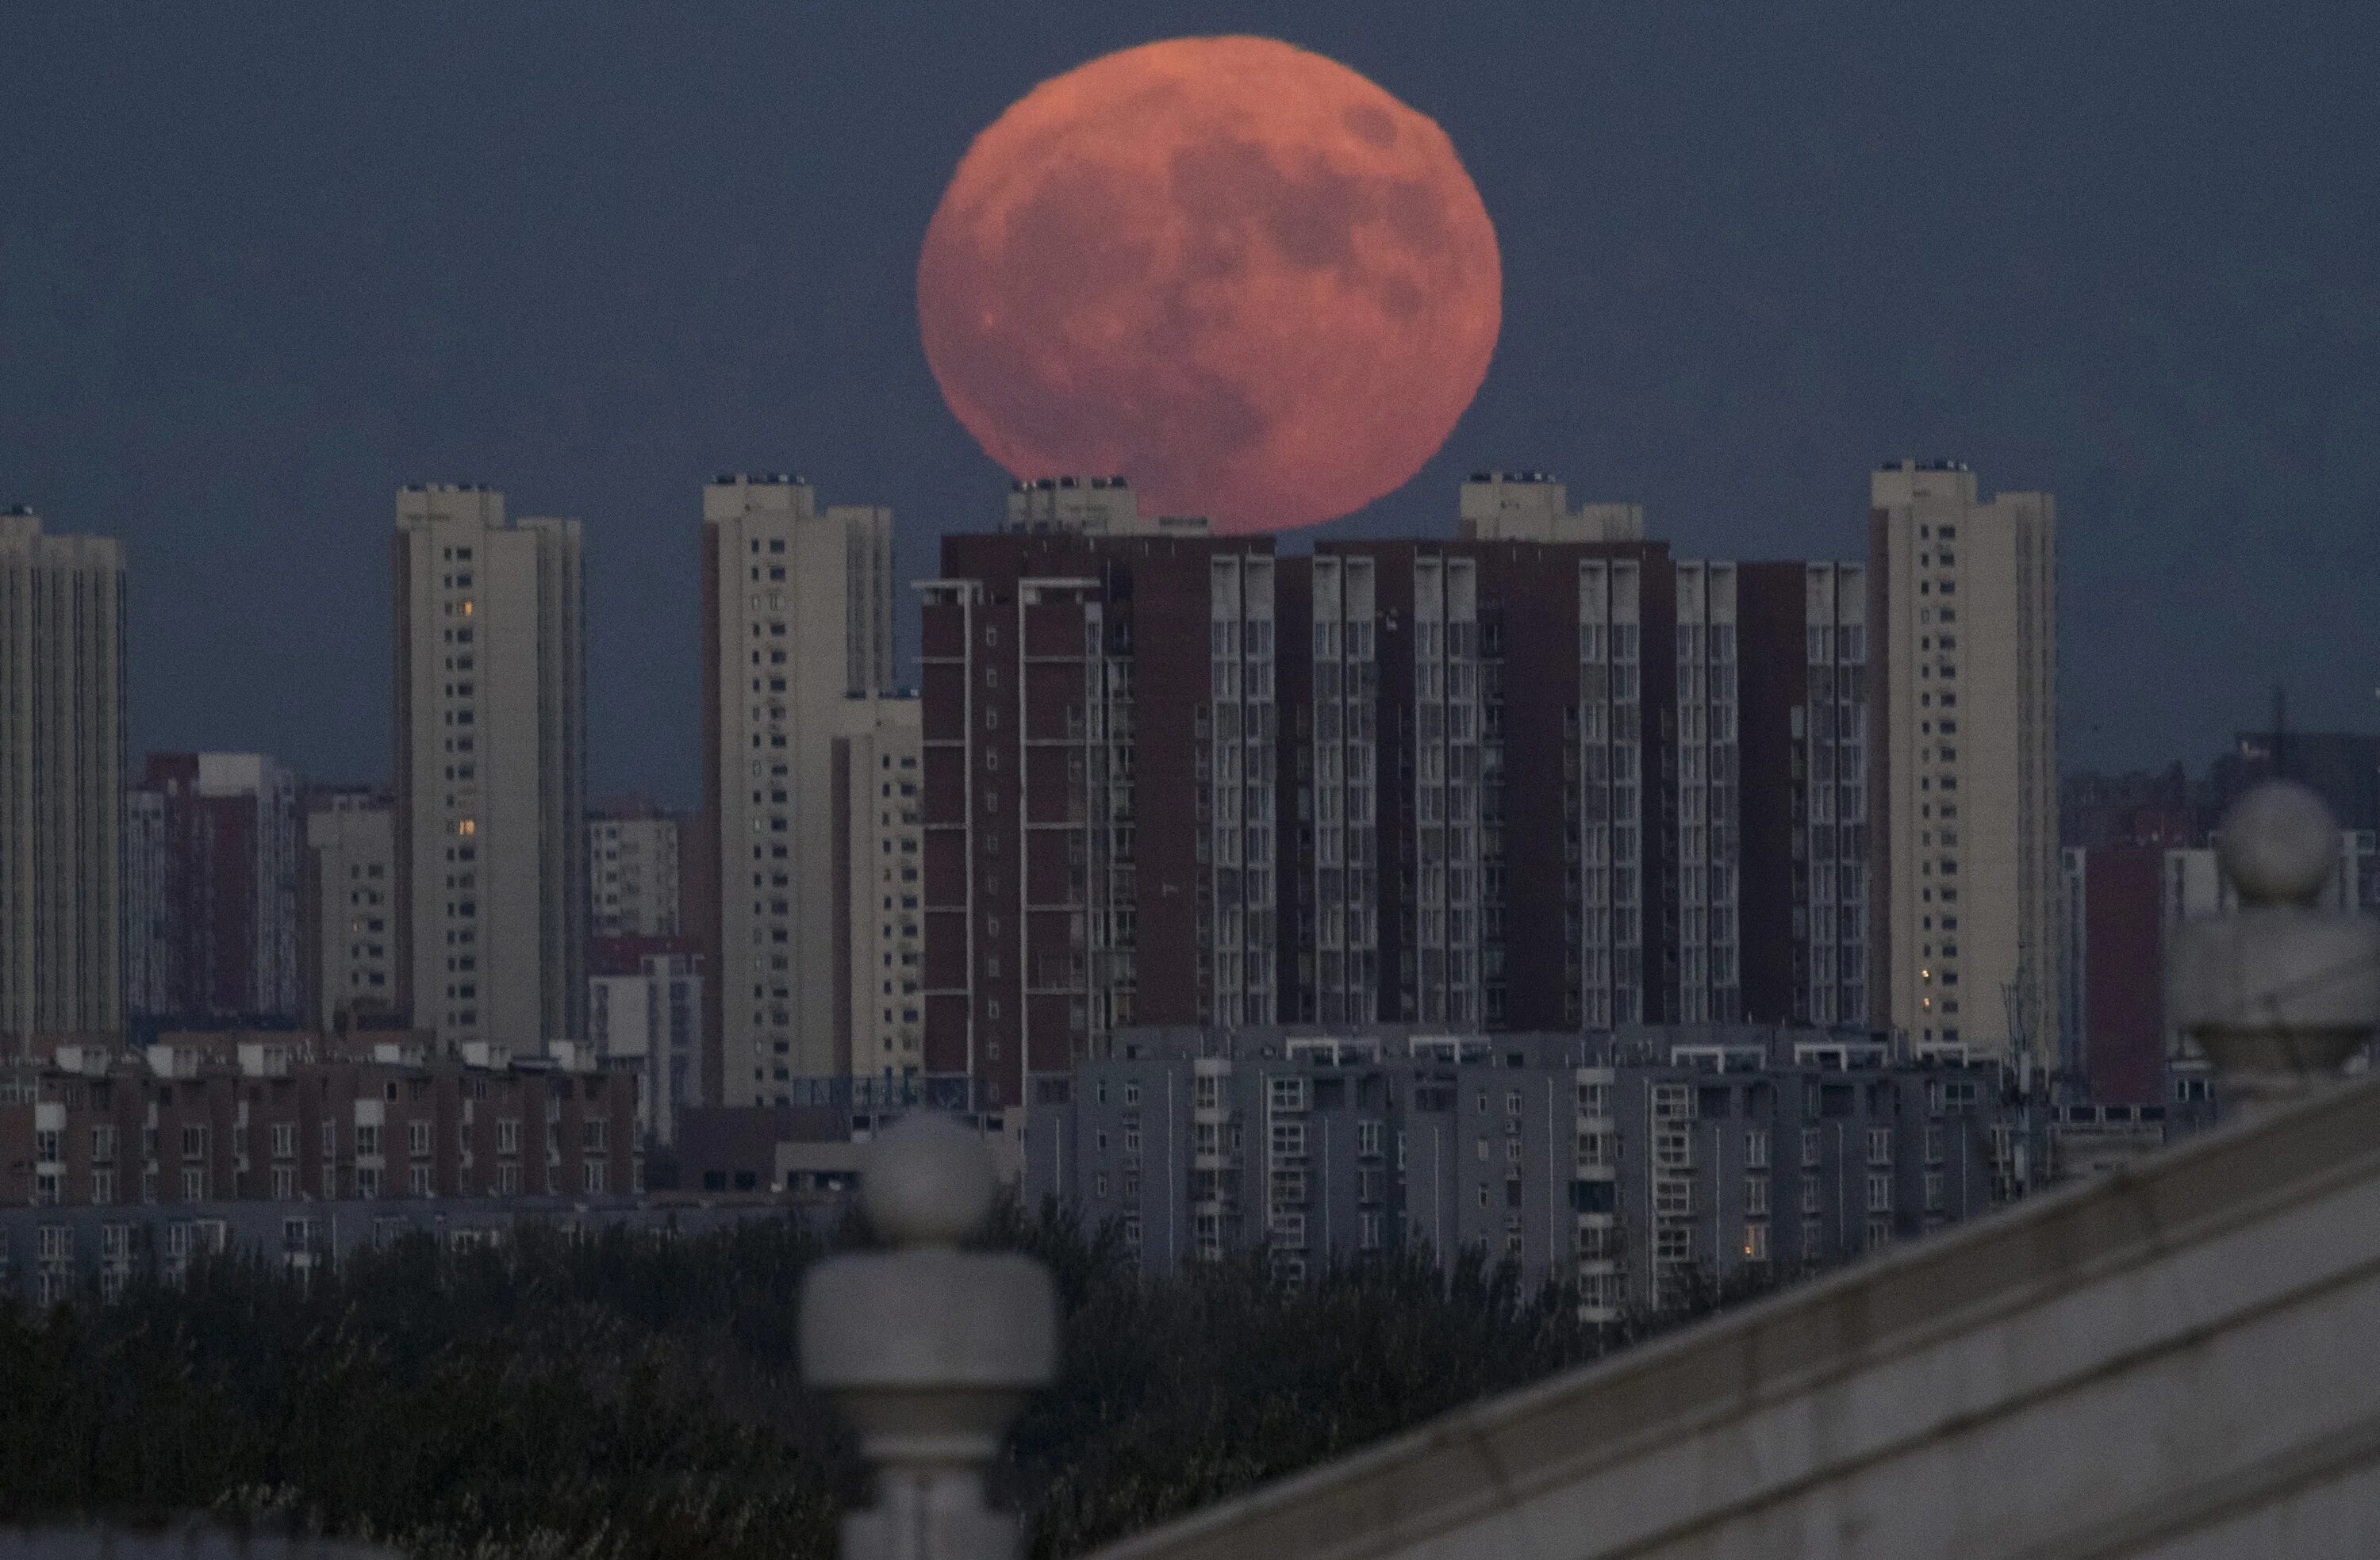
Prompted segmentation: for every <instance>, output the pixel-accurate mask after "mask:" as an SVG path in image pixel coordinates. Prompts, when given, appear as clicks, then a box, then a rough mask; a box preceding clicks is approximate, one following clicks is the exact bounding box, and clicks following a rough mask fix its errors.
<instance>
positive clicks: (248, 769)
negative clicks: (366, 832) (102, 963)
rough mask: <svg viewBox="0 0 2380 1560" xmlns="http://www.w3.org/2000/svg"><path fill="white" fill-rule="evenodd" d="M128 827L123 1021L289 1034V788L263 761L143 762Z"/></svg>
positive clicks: (295, 846)
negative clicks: (266, 1027) (273, 1029)
mask: <svg viewBox="0 0 2380 1560" xmlns="http://www.w3.org/2000/svg"><path fill="white" fill-rule="evenodd" d="M126 816H127V827H126V845H125V870H124V881H125V896H126V904H125V923H126V931H125V963H126V972H127V976H126V981H125V986H126V1006H127V1010H128V1016H129V1017H131V1018H134V1019H148V1020H184V1021H191V1022H209V1021H216V1022H220V1021H232V1020H238V1021H248V1022H279V1023H288V1024H292V1025H295V1024H297V1022H299V1021H300V1018H301V1011H300V1003H301V988H302V986H303V984H304V983H303V980H302V972H301V970H300V967H299V957H298V942H299V937H298V914H299V900H300V890H301V887H302V878H303V862H302V853H303V852H302V840H301V835H302V826H301V825H300V823H299V816H298V810H297V777H296V776H295V775H293V774H291V773H290V771H289V770H288V769H287V768H285V767H283V766H282V765H279V764H276V763H274V762H273V760H272V759H271V758H269V757H266V756H264V755H262V754H257V753H152V754H151V755H149V758H148V764H147V767H146V768H145V769H144V771H143V773H142V777H141V781H140V785H139V786H138V787H137V788H136V789H135V790H133V791H132V792H130V793H129V794H128V797H127V799H126Z"/></svg>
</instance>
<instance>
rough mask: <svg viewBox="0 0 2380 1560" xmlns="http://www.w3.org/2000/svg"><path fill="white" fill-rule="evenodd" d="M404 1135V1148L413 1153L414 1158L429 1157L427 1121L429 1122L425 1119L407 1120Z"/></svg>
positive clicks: (428, 1125)
mask: <svg viewBox="0 0 2380 1560" xmlns="http://www.w3.org/2000/svg"><path fill="white" fill-rule="evenodd" d="M405 1136H406V1148H407V1150H408V1151H409V1152H410V1153H411V1154H412V1155H413V1156H414V1157H415V1158H416V1159H426V1158H428V1157H429V1155H430V1123H429V1122H427V1121H414V1122H409V1123H407V1126H406V1129H405Z"/></svg>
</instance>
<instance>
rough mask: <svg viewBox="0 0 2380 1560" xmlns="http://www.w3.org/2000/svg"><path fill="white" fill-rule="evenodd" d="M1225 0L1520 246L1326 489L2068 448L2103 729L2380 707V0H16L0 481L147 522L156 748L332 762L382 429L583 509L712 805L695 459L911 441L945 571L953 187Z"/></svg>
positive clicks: (380, 594) (147, 628) (1812, 513)
mask: <svg viewBox="0 0 2380 1560" xmlns="http://www.w3.org/2000/svg"><path fill="white" fill-rule="evenodd" d="M1789 10H1790V11H1791V12H1792V13H1794V14H1790V15H1789V14H1787V12H1788V11H1789ZM1218 31H1259V32H1266V33H1270V34H1273V35H1276V36H1280V37H1283V38H1286V39H1288V40H1290V41H1291V42H1296V43H1298V44H1301V45H1303V46H1305V47H1307V48H1311V49H1316V50H1318V51H1320V52H1322V53H1324V54H1330V55H1332V56H1334V57H1336V58H1338V59H1340V60H1342V61H1344V62H1345V63H1347V64H1348V65H1351V66H1353V67H1355V68H1356V69H1358V70H1360V71H1363V72H1364V73H1365V74H1366V75H1368V76H1370V77H1372V78H1373V79H1376V80H1378V82H1380V83H1381V84H1382V85H1383V86H1385V87H1387V88H1388V89H1389V90H1390V91H1392V92H1394V93H1396V94H1397V95H1398V96H1400V97H1402V98H1403V99H1404V100H1405V101H1406V102H1408V103H1412V104H1413V105H1414V106H1415V107H1416V108H1418V109H1420V110H1421V111H1423V112H1424V113H1427V114H1428V115H1432V116H1434V117H1436V118H1437V119H1438V120H1439V122H1440V123H1441V124H1442V125H1444V126H1445V127H1446V129H1447V131H1448V133H1449V134H1450V135H1451V137H1452V138H1453V140H1454V143H1455V145H1456V147H1457V148H1458V150H1460V151H1461V152H1462V153H1463V157H1464V159H1465V161H1466V162H1467V163H1468V165H1469V167H1470V169H1471V172H1472V174H1473V176H1474V177H1475V180H1476V181H1477V183H1478V186H1479V188H1480V191H1481V194H1482V195H1483V196H1484V198H1485V199H1486V200H1487V204H1488V211H1489V212H1490V213H1491V215H1492V216H1493V217H1494V219H1495V221H1496V223H1497V225H1498V229H1499V235H1500V241H1501V244H1502V248H1503V257H1504V267H1505V306H1504V335H1503V340H1502V344H1501V345H1500V349H1499V353H1498V357H1497V360H1496V362H1495V365H1494V366H1493V367H1492V368H1491V369H1490V370H1489V372H1488V381H1487V384H1486V386H1485V388H1484V389H1483V390H1482V392H1481V393H1480V396H1479V399H1478V401H1477V402H1476V403H1475V405H1474V406H1473V408H1472V410H1471V412H1470V414H1469V415H1468V416H1467V417H1465V418H1464V420H1463V423H1462V424H1461V426H1460V427H1458V428H1457V429H1456V431H1455V434H1454V437H1453V439H1452V440H1451V442H1450V443H1449V445H1448V447H1447V449H1446V451H1445V453H1443V454H1442V455H1441V456H1440V457H1439V460H1438V461H1437V462H1435V463H1434V464H1433V465H1432V466H1430V467H1429V468H1428V469H1427V470H1426V471H1425V472H1424V473H1423V474H1422V475H1421V476H1420V477H1419V478H1416V479H1415V481H1414V482H1413V483H1412V484H1411V485H1410V486H1409V487H1407V488H1406V489H1405V490H1403V491H1401V492H1398V493H1396V494H1394V495H1392V496H1391V497H1390V498H1389V499H1387V500H1384V501H1383V502H1380V503H1378V504H1376V505H1375V506H1373V508H1371V509H1370V510H1368V511H1366V512H1365V513H1364V514H1359V515H1357V516H1354V518H1352V519H1350V520H1347V521H1343V522H1341V523H1340V524H1339V525H1338V526H1332V527H1329V528H1328V529H1327V530H1326V531H1324V532H1321V533H1313V534H1317V535H1327V534H1334V533H1335V534H1350V535H1370V534H1382V533H1391V532H1412V531H1419V532H1423V533H1425V534H1431V535H1438V534H1443V533H1445V532H1446V531H1447V530H1448V529H1449V527H1450V526H1451V513H1452V508H1453V502H1454V485H1455V483H1456V482H1457V481H1458V480H1459V479H1460V478H1461V476H1462V475H1463V473H1464V472H1465V471H1468V470H1470V469H1472V468H1474V467H1478V466H1508V467H1509V466H1533V467H1544V468H1547V469H1550V470H1553V471H1555V472H1557V473H1559V474H1560V475H1561V476H1563V477H1564V478H1567V479H1568V480H1569V482H1570V484H1571V487H1572V493H1573V499H1590V500H1606V499H1630V500H1637V501H1641V502H1644V503H1645V504H1646V505H1647V509H1648V521H1649V523H1650V525H1651V526H1652V527H1653V529H1654V531H1655V533H1656V534H1658V535H1660V536H1663V537H1666V538H1670V539H1671V540H1673V541H1674V542H1675V543H1676V544H1677V546H1678V548H1679V550H1681V552H1682V553H1685V554H1688V555H1714V554H1715V555H1733V556H1743V557H1760V556H1802V555H1806V554H1815V555H1822V556H1843V557H1851V556H1856V555H1857V552H1858V550H1859V549H1860V548H1861V546H1862V545H1863V538H1864V512H1865V502H1866V471H1867V469H1868V467H1869V466H1871V465H1873V464H1874V463H1875V462H1876V461H1877V460H1879V459H1884V458H1889V457H1893V456H1897V455H1901V454H1916V455H1923V456H1934V455H1949V456H1953V457H1957V458H1960V459H1964V460H1967V461H1970V462H1972V463H1973V465H1974V466H1976V468H1977V469H1978V471H1979V472H1980V474H1981V477H1982V480H1983V482H1984V485H1985V488H1986V489H1987V490H1998V489H2006V488H2047V489H2051V490H2055V491H2056V492H2057V494H2058V502H2059V511H2060V519H2061V524H2062V527H2063V566H2064V590H2063V603H2062V611H2063V614H2064V622H2063V646H2062V655H2063V661H2062V672H2063V683H2062V685H2063V695H2064V732H2063V740H2064V753H2065V759H2066V762H2067V764H2068V765H2069V767H2078V766H2127V765H2132V764H2161V763H2163V762H2164V761H2166V760H2167V759H2168V758H2171V757H2184V758H2187V759H2189V760H2190V761H2191V762H2192V765H2193V767H2195V766H2196V765H2197V764H2198V763H2199V762H2200V761H2202V760H2203V759H2204V757H2205V756H2208V755H2209V754H2210V753H2211V752H2212V751H2213V749H2214V747H2215V746H2216V744H2219V743H2220V742H2221V741H2222V740H2223V739H2224V738H2225V736H2226V734H2227V733H2228V732H2231V731H2233V730H2235V729H2237V728H2239V727H2241V726H2248V725H2253V724H2256V723H2258V722H2259V721H2261V720H2263V719H2265V712H2266V710H2267V708H2268V696H2269V695H2268V690H2269V688H2270V686H2271V684H2272V683H2275V682H2277V681H2279V682H2285V683H2287V684H2288V685H2289V692H2290V699H2291V712H2292V719H2293V720H2294V721H2296V722H2297V723H2299V724H2301V725H2303V726H2307V727H2322V726H2345V727H2350V728H2369V727H2370V726H2371V725H2372V724H2373V723H2374V720H2375V714H2380V703H2375V699H2374V688H2375V684H2380V655H2375V650H2380V634H2375V631H2374V608H2375V597H2380V536H2375V526H2374V520H2375V509H2380V501H2375V497H2374V495H2375V492H2380V157H2375V151H2380V116H2375V113H2374V98H2373V94H2372V87H2371V79H2370V74H2369V73H2370V68H2371V62H2372V61H2373V60H2374V58H2380V7H2374V6H2369V5H2297V6H2275V7H2265V6H2228V5H2214V4H2206V3H2202V0H2186V3H2185V0H2168V3H2165V4H2092V5H2081V6H2052V5H2047V4H2030V5H2010V4H1967V5H1961V6H1942V5H1937V4H1911V5H1896V6H1884V5H1874V4H1856V5H1854V4H1844V5H1818V6H1800V7H1790V8H1789V7H1772V6H1750V5H1730V6H1708V5H1688V4H1682V3H1663V4H1659V5H1647V4H1634V5H1624V6H1621V5H1595V6H1587V5H1573V4H1560V5H1556V4H1544V3H1538V4H1532V5H1527V6H1521V5H1510V6H1467V5H1452V4H1435V5H1427V6H1415V5H1394V4H1386V3H1382V0H1371V3H1366V4H1360V5H1358V4H1332V5H1313V6H1285V5H1281V6H1180V5H1176V6H1087V5H1086V6H1075V7H1066V8H1058V7H1031V8H1024V7H1010V6H975V5H969V6H961V5H943V6H896V5H888V4H876V3H870V4H849V3H836V4H799V3H794V0H784V3H780V4H771V5H755V6H730V5H724V4H704V5H692V4H687V5H657V4H647V3H637V4H625V3H624V4H578V5H569V6H528V5H525V4H523V5H504V6H481V5H472V6H453V7H441V6H429V5H406V6H380V7H371V8H366V7H359V6H339V7H315V6H280V7H272V6H262V5H253V6H193V7H169V6H132V7H126V8H122V9H112V8H108V7H104V6H99V5H94V4H85V3H79V0H78V3H76V4H71V5H47V6H40V5H33V4H19V5H12V6H6V7H5V8H0V70H5V73H6V75H5V80H6V91H5V102H6V116H5V117H6V131H5V134H0V502H8V501H18V502H28V503H30V504H32V505H33V506H34V507H35V508H36V509H38V510H40V511H41V512H42V514H43V515H44V517H45V519H46V521H47V523H48V525H49V526H51V528H53V529H55V530H59V531H70V530H98V531H103V532H110V533H114V534H115V535H118V536H121V537H123V538H126V540H127V542H128V547H129V550H130V557H131V567H132V570H133V601H134V608H135V619H134V628H133V654H134V663H135V671H134V674H133V690H132V692H133V732H132V738H133V742H134V744H135V745H136V747H208V748H261V749H264V750H266V751H270V752H273V753H275V754H278V755H280V756H284V757H285V758H287V759H289V760H291V761H292V762H294V763H296V764H297V765H298V766H299V768H301V769H303V770H305V771H306V772H308V773H309V774H310V775H312V776H315V777H318V778H322V779H377V778H380V777H381V776H382V775H383V771H384V768H385V765H386V761H387V760H386V753H387V723H388V709H387V706H388V671H387V668H388V661H389V650H388V627H387V611H388V608H387V579H386V575H387V567H388V563H387V559H388V546H387V532H388V530H389V527H390V525H391V492H392V490H394V489H395V487H396V486H397V485H398V484H400V483H402V482H405V481H409V480H475V481H486V482H492V483H494V484H496V485H497V486H499V487H501V488H503V489H504V490H505V491H506V493H507V495H508V499H509V502H510V506H511V508H512V509H513V511H514V512H515V513H518V514H576V515H579V516H581V517H583V518H584V519H585V521H586V522H587V528H588V538H589V539H588V561H589V574H590V581H589V584H590V595H591V606H590V631H591V644H592V651H591V659H590V667H589V675H590V681H591V682H592V683H593V687H594V694H593V713H592V720H593V730H592V732H591V737H592V744H593V751H594V761H593V769H594V773H593V777H592V778H593V780H594V782H595V786H596V789H597V790H598V792H611V791H618V790H623V789H631V788H635V789H644V790H648V791H650V792H654V793H656V794H658V795H661V796H662V797H664V798H666V799H669V800H673V801H675V802H679V803H691V802H692V801H693V799H694V792H695V790H696V778H697V776H698V772H699V763H698V754H697V752H696V742H697V739H698V730H699V727H698V719H697V713H696V710H695V707H694V705H695V689H696V686H697V671H696V659H695V656H696V639H697V627H696V622H695V618H696V574H695V557H696V549H695V542H696V536H697V532H698V493H697V485H698V483H699V482H700V481H701V480H702V479H703V478H706V477H707V476H709V475H710V474H711V473H712V472H715V471H721V470H731V469H739V468H740V469H756V470H795V471H801V472H806V473H807V474H808V475H809V476H810V477H812V478H814V479H816V480H817V481H818V482H819V484H820V488H821V490H822V494H823V495H824V496H825V497H827V498H829V499H832V500H834V501H838V502H889V503H891V504H892V505H893V506H894V507H895V510H896V513H897V514H898V515H899V517H900V520H901V523H902V525H903V526H904V527H905V539H904V541H903V553H904V556H903V560H902V562H903V564H904V567H905V569H906V570H907V571H908V572H909V573H910V574H913V575H921V574H926V573H928V572H929V569H930V566H931V561H932V557H933V539H934V538H935V537H936V536H937V535H938V534H939V533H940V532H941V531H944V530H949V529H957V528H976V527H979V526H982V525H984V524H986V523H987V522H988V521H990V518H991V517H992V516H993V515H994V514H996V513H997V511H998V508H999V504H1000V502H1001V495H1002V489H1003V486H1004V480H1003V478H1002V474H1001V473H1000V472H999V471H998V470H997V469H996V468H995V467H994V466H992V465H991V464H990V462H989V461H988V460H986V459H985V458H984V457H983V456H982V455H981V454H980V453H978V452H977V449H976V448H975V446H974V444H973V443H972V441H969V440H968V439H967V437H966V435H965V433H964V432H963V431H962V430H961V429H959V428H958V426H957V424H956V423H955V422H954V421H953V419H952V417H950V415H949V414H948V413H947V412H946V411H945V410H944V409H943V407H942V405H941V399H940V397H939V396H938V395H937V393H936V392H935V389H934V385H933V382H932V381H931V379H930V378H929V375H928V373H927V371H926V366H925V361H924V357H923V355H922V353H921V351H920V349H919V347H918V344H917V329H916V321H915V310H914V300H913V288H914V285H915V263H916V258H917V245H918V241H919V238H920V236H921V235H922V233H923V231H924V228H925V224H926V220H927V218H928V216H929V214H930V213H931V212H932V210H933V207H934V203H935V200H937V198H938V197H939V196H940V194H941V188H942V186H943V183H944V181H945V180H946V178H947V177H948V175H949V174H950V171H951V169H952V167H953V165H954V164H955V163H956V161H957V159H958V157H959V155H960V153H961V152H962V151H964V150H965V146H966V144H967V141H968V139H970V138H971V137H972V136H973V135H974V133H975V132H976V131H977V129H978V128H980V127H982V126H983V125H985V124H986V123H988V122H989V121H990V119H992V118H993V117H994V116H995V115H998V114H999V113H1000V111H1001V110H1002V108H1003V107H1005V106H1006V105H1007V104H1008V103H1010V102H1011V101H1012V100H1014V98H1015V97H1017V96H1019V95H1020V94H1022V93H1023V92H1024V91H1026V90H1027V89H1028V88H1030V87H1031V86H1032V85H1033V84H1034V83H1035V82H1036V81H1038V80H1039V79H1043V78H1045V77H1047V76H1050V75H1052V74H1055V73H1057V72H1058V71H1061V70H1063V69H1065V68H1067V67H1071V66H1073V65H1075V64H1077V63H1079V62H1081V61H1082V60H1084V59H1086V58H1088V57H1090V56H1091V55H1093V54H1099V53H1103V52H1105V51H1107V50H1110V49H1113V48H1117V47H1121V46H1123V45H1126V44H1129V43H1134V42H1143V41H1146V40H1147V39H1149V38H1153V37H1161V36H1167V35H1171V34H1175V33H1184V32H1218Z"/></svg>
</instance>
